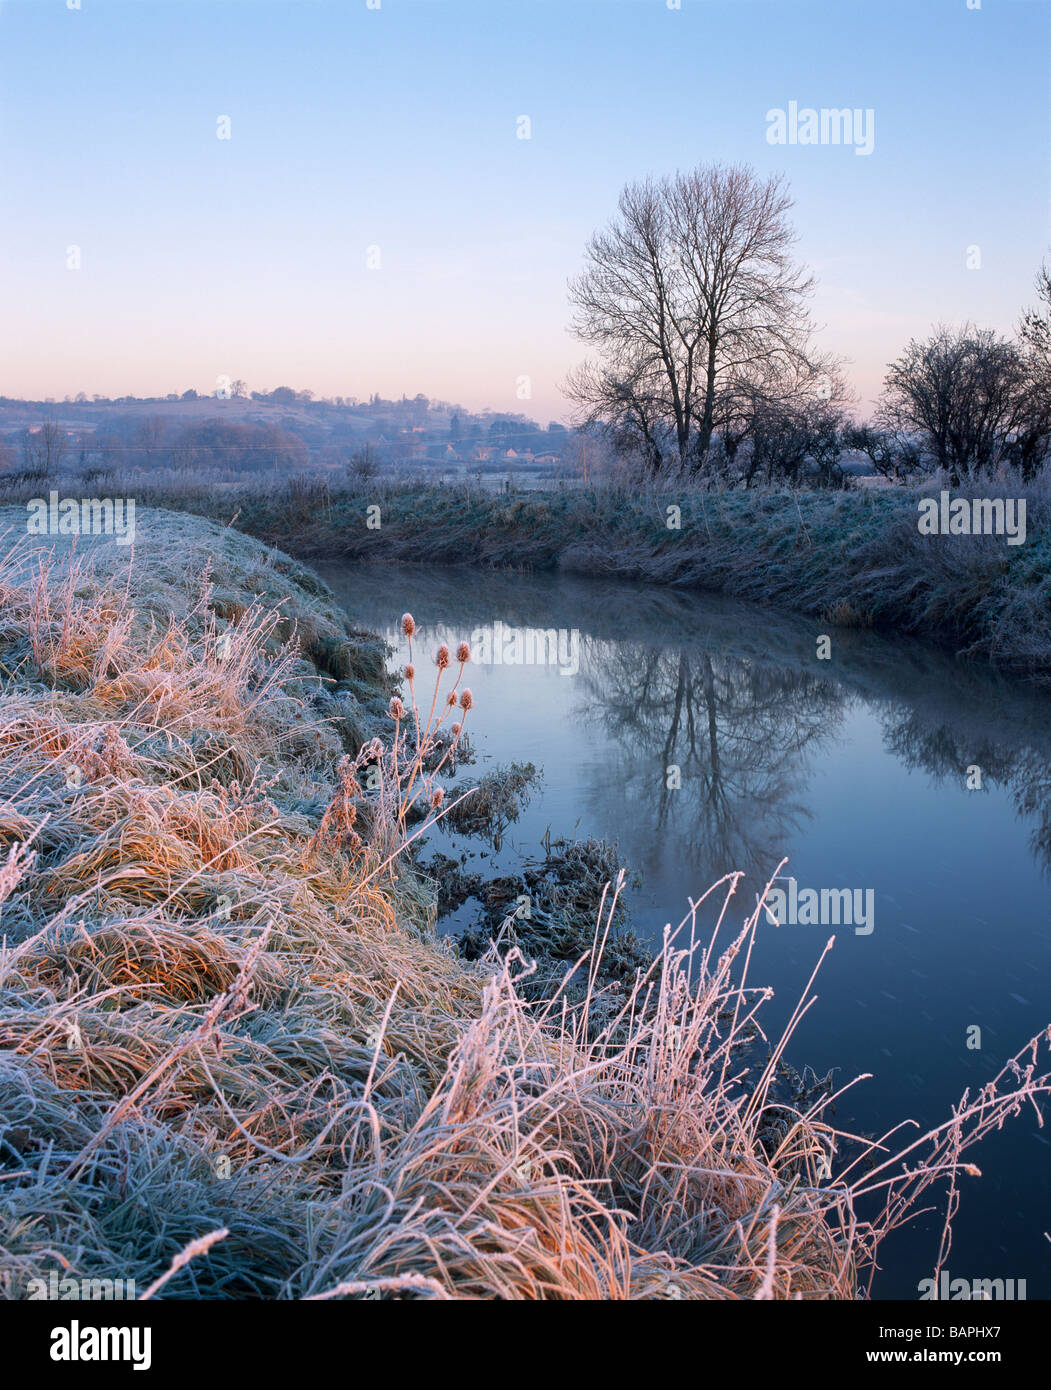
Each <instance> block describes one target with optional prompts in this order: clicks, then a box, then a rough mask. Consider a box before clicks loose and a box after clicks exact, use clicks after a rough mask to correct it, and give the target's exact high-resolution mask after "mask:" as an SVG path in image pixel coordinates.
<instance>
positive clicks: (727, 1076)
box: [0, 509, 1047, 1299]
mask: <svg viewBox="0 0 1051 1390" xmlns="http://www.w3.org/2000/svg"><path fill="white" fill-rule="evenodd" d="M16 512H17V509H16ZM16 520H17V517H16V515H15V514H13V513H12V512H7V513H0V532H3V531H4V529H5V526H11V525H13V524H15V523H16ZM137 525H138V531H137V536H136V542H135V546H134V547H133V548H121V547H118V546H116V545H114V544H112V543H109V542H105V541H99V542H97V543H96V544H94V545H91V546H88V547H87V549H86V551H83V552H82V551H81V550H79V549H78V548H75V547H73V546H72V545H70V544H69V543H68V542H65V543H64V544H61V543H60V542H61V538H59V543H55V553H54V554H53V555H52V554H50V552H51V550H52V545H53V543H52V542H51V541H47V542H45V543H44V544H39V545H37V546H36V547H35V548H32V549H30V547H29V545H28V544H27V541H26V537H25V536H24V534H22V535H21V538H20V540H19V543H18V545H17V546H16V547H15V548H14V550H13V552H12V553H11V554H8V555H7V557H6V558H5V559H4V560H3V561H2V563H0V602H2V613H3V619H2V624H0V745H2V747H3V764H2V767H3V770H2V773H0V778H2V781H0V905H2V909H0V910H2V914H3V916H2V926H0V934H2V936H3V942H4V944H3V951H2V954H0V1172H2V1175H3V1181H2V1182H0V1292H2V1293H3V1295H4V1296H6V1297H14V1298H18V1297H27V1296H31V1293H32V1289H33V1285H32V1283H31V1281H43V1283H44V1284H46V1283H47V1280H48V1278H49V1276H50V1274H51V1273H52V1272H55V1271H56V1270H57V1271H58V1272H59V1276H60V1277H68V1278H70V1279H76V1280H83V1279H116V1278H120V1279H124V1280H128V1279H134V1280H135V1282H136V1286H137V1288H138V1289H139V1291H140V1292H141V1291H144V1290H145V1289H147V1288H148V1287H149V1286H150V1285H151V1283H152V1281H153V1280H155V1279H157V1278H159V1277H161V1276H163V1275H164V1274H165V1272H166V1271H167V1270H168V1268H169V1266H170V1264H171V1262H172V1261H173V1260H174V1259H175V1258H176V1257H177V1256H178V1255H179V1254H180V1252H183V1251H187V1252H188V1253H189V1254H190V1256H191V1258H189V1259H188V1261H187V1262H186V1263H185V1264H184V1265H183V1266H182V1267H181V1268H180V1269H179V1270H178V1271H177V1272H176V1273H175V1274H174V1275H173V1277H172V1278H171V1280H170V1281H169V1282H167V1283H166V1284H165V1285H164V1287H163V1296H166V1297H216V1298H232V1297H259V1296H261V1297H268V1298H280V1297H294V1298H300V1297H327V1296H338V1297H411V1298H415V1297H435V1298H443V1297H456V1298H512V1299H517V1298H525V1299H547V1298H557V1299H565V1298H570V1299H577V1298H603V1299H604V1298H618V1299H620V1298H647V1297H653V1298H770V1297H776V1298H793V1297H796V1296H797V1295H798V1296H802V1297H804V1298H852V1297H854V1296H856V1293H857V1291H858V1289H859V1287H861V1288H864V1287H865V1282H866V1280H867V1277H868V1274H869V1273H870V1272H871V1269H872V1262H873V1260H874V1258H875V1254H876V1250H877V1248H878V1244H879V1239H880V1238H881V1237H882V1235H883V1234H885V1232H886V1231H887V1230H889V1229H891V1228H892V1227H893V1226H894V1225H896V1224H899V1222H900V1219H901V1218H903V1217H904V1215H905V1214H906V1212H907V1210H908V1205H909V1202H910V1201H912V1200H915V1199H917V1198H919V1197H921V1196H924V1197H925V1198H926V1199H928V1200H929V1198H930V1196H931V1195H932V1194H931V1192H930V1187H931V1185H932V1184H934V1183H935V1182H940V1181H941V1180H942V1179H943V1178H945V1177H946V1176H947V1175H949V1174H955V1173H956V1172H957V1170H958V1168H959V1166H960V1152H961V1146H962V1145H966V1144H967V1143H970V1142H971V1141H973V1139H974V1138H976V1137H980V1136H981V1134H982V1133H984V1132H985V1131H986V1130H987V1129H989V1128H992V1127H994V1126H995V1125H996V1124H997V1123H998V1122H1000V1121H1002V1119H1003V1118H1005V1117H1006V1116H1007V1115H1008V1114H1010V1113H1013V1112H1014V1111H1015V1110H1016V1109H1017V1108H1018V1107H1019V1106H1020V1105H1021V1104H1022V1102H1023V1100H1024V1098H1025V1096H1026V1095H1039V1094H1043V1093H1044V1092H1045V1091H1046V1089H1047V1086H1046V1082H1045V1081H1044V1080H1043V1079H1042V1078H1033V1077H1031V1076H1030V1077H1028V1078H1027V1079H1026V1080H1025V1081H1024V1083H1019V1082H1017V1081H1015V1080H1013V1079H1012V1077H1011V1075H1010V1072H1009V1070H1008V1069H1007V1068H1005V1070H1004V1072H1003V1073H1001V1076H1000V1077H998V1078H997V1080H996V1081H995V1082H993V1083H992V1086H991V1089H990V1090H988V1091H987V1092H986V1093H983V1097H982V1100H981V1104H980V1107H978V1108H977V1109H976V1107H975V1106H974V1105H972V1106H971V1107H969V1108H966V1109H964V1110H963V1111H961V1112H960V1114H959V1115H958V1116H957V1117H956V1118H955V1120H953V1121H952V1122H951V1123H950V1125H949V1126H947V1127H946V1129H945V1131H944V1132H942V1133H940V1134H938V1135H935V1136H934V1137H933V1138H932V1139H930V1141H929V1142H928V1141H919V1147H914V1148H913V1149H912V1150H911V1152H909V1153H908V1155H907V1157H908V1164H909V1169H910V1171H908V1172H905V1171H904V1169H903V1168H902V1164H901V1159H900V1156H897V1155H895V1156H893V1157H890V1158H887V1157H885V1156H884V1155H879V1156H878V1157H873V1158H872V1163H873V1164H874V1165H875V1166H874V1167H873V1166H872V1164H866V1163H863V1162H862V1161H861V1155H860V1154H856V1153H854V1154H851V1155H850V1156H849V1157H845V1156H844V1154H843V1149H842V1148H841V1149H840V1151H839V1152H838V1155H833V1149H832V1145H833V1141H834V1139H835V1138H836V1136H835V1131H834V1130H833V1128H832V1127H831V1125H830V1123H829V1121H828V1119H827V1117H826V1115H825V1110H824V1106H823V1104H822V1103H821V1102H820V1101H816V1102H813V1105H812V1107H811V1106H809V1105H808V1106H807V1107H806V1109H805V1110H802V1111H801V1112H800V1113H790V1112H788V1111H786V1110H785V1107H784V1106H783V1105H778V1104H776V1103H775V1102H774V1101H773V1100H772V1097H771V1086H772V1083H773V1080H774V1076H775V1072H776V1067H774V1066H771V1067H770V1068H766V1067H762V1068H759V1067H755V1066H752V1067H750V1068H746V1069H743V1062H742V1058H743V1056H744V1055H745V1054H744V1053H743V1051H742V1049H743V1047H744V1045H745V1044H746V1042H747V1041H748V1039H749V1037H750V1036H751V1034H752V1023H751V1020H752V1017H753V1015H754V1013H755V1011H756V1009H758V1008H759V1007H760V1006H761V1004H762V1002H763V998H764V992H763V991H762V990H761V989H756V988H752V987H749V986H748V985H747V984H746V982H744V981H743V980H742V978H741V976H740V972H739V962H740V961H741V960H744V959H746V958H747V957H748V955H749V943H750V941H751V939H752V937H753V935H754V933H755V931H756V929H757V925H758V922H757V918H758V911H756V912H754V913H753V915H752V916H751V917H750V918H749V919H748V920H747V921H746V922H745V923H744V924H743V926H737V925H736V923H738V922H740V917H741V913H740V909H739V907H738V905H737V903H736V901H732V902H728V903H727V907H726V910H725V919H726V920H725V922H724V925H723V927H722V928H721V932H722V935H721V936H720V938H719V940H718V942H717V943H708V944H707V949H706V950H705V951H704V953H703V956H702V955H701V953H700V949H699V948H698V949H697V950H695V952H694V954H693V958H692V959H691V958H689V957H688V956H687V955H684V954H683V953H682V952H679V951H677V950H676V949H675V947H674V946H672V947H670V948H668V949H666V950H665V951H664V952H663V953H662V955H660V956H659V957H658V959H657V961H656V962H655V963H654V964H653V965H652V966H651V967H650V968H649V969H648V971H645V972H643V973H642V975H641V978H639V979H637V981H636V982H635V983H630V982H629V981H628V980H624V979H622V980H620V981H614V982H613V983H611V984H610V986H609V987H602V986H600V985H599V984H597V979H598V975H599V972H598V970H597V969H594V968H592V966H591V965H590V964H589V963H587V962H585V963H584V965H583V967H582V971H583V978H584V984H583V987H582V988H581V987H579V986H580V981H581V973H580V972H578V973H577V975H576V976H575V981H576V986H577V987H576V988H575V989H574V990H566V991H562V990H560V987H559V985H558V983H557V982H552V983H551V984H550V987H549V988H548V989H547V991H546V992H541V991H538V990H537V989H536V988H535V980H536V977H535V975H534V974H532V973H530V972H531V967H530V965H529V964H528V963H527V962H526V961H525V960H524V959H523V958H522V956H521V955H518V954H516V953H515V952H514V951H512V952H511V953H510V954H509V955H507V956H505V957H503V958H501V957H500V956H498V955H496V954H494V953H493V952H492V951H489V952H484V953H483V954H482V955H481V958H480V959H477V960H470V959H467V958H466V957H465V956H464V955H461V954H459V953H458V952H457V951H456V949H455V948H454V947H453V946H452V945H450V944H449V943H445V942H442V941H440V940H439V939H438V938H437V937H436V936H435V934H434V932H433V928H432V922H433V916H434V909H435V898H436V887H435V885H434V884H431V883H428V882H427V880H426V879H425V878H423V877H422V876H421V875H420V874H419V873H418V872H417V870H416V868H415V867H414V864H413V859H412V853H411V846H409V847H406V846H405V845H404V843H403V841H404V826H405V817H404V816H401V815H399V812H400V810H401V808H402V807H403V806H404V804H405V800H406V797H407V795H408V794H407V792H406V788H405V783H406V781H407V780H408V778H407V776H406V772H407V770H408V769H407V767H406V761H405V759H404V758H402V759H401V760H399V761H398V762H397V763H396V762H395V759H394V755H393V750H392V748H391V741H392V735H393V732H394V722H393V720H392V719H391V717H390V714H389V708H390V700H391V698H392V690H391V685H390V682H389V679H388V677H387V675H386V667H385V649H384V648H383V645H382V643H379V642H378V641H377V640H376V639H375V638H374V637H372V636H371V635H369V634H366V633H360V632H357V631H355V629H354V628H353V626H352V624H351V623H350V622H349V621H348V619H347V618H346V616H345V615H344V614H343V613H342V612H341V611H340V609H339V607H338V606H337V605H336V604H335V602H334V601H333V599H332V597H331V594H330V592H329V591H328V590H327V589H326V588H325V586H324V585H323V584H321V582H320V581H319V580H318V579H317V578H316V576H314V575H313V574H312V573H311V572H310V571H308V570H306V569H305V568H304V567H303V566H302V565H301V564H299V563H298V562H297V561H294V560H292V559H290V558H289V557H288V556H287V555H283V554H281V553H278V552H274V551H270V550H267V549H266V548H265V547H264V546H262V545H261V544H259V543H258V542H256V541H254V540H251V539H249V538H247V537H245V536H241V535H239V534H237V533H236V532H232V531H230V530H224V529H222V528H220V527H218V526H216V525H214V524H212V523H210V522H208V521H204V520H200V519H198V518H194V517H189V516H186V515H171V514H165V513H156V512H149V511H146V510H143V511H141V512H140V513H139V516H138V518H137ZM12 539H13V537H12V536H8V538H7V539H6V540H5V541H4V543H3V546H0V551H2V550H6V549H7V547H8V546H9V544H10V543H11V541H12ZM425 607H426V594H425V593H423V594H421V596H420V609H421V611H422V610H423V609H424V608H425ZM418 664H419V667H420V674H419V675H418V676H417V677H416V680H417V681H418V682H419V687H420V695H421V698H420V704H421V707H422V709H423V710H424V712H425V711H426V707H427V704H426V703H425V701H426V702H427V703H429V699H430V682H431V681H432V680H433V676H431V675H424V674H423V668H424V666H425V664H426V666H427V668H428V670H430V671H432V672H433V670H434V668H433V667H432V666H431V665H430V663H429V662H427V661H425V658H424V656H423V655H422V654H421V658H420V660H419V663H418ZM450 664H451V669H450V670H449V672H448V673H447V677H448V679H447V680H446V684H445V685H443V687H442V691H443V692H444V691H445V689H446V688H447V686H448V683H449V681H451V680H452V679H453V678H454V676H455V672H456V667H457V661H456V659H454V658H452V657H450ZM466 669H467V670H468V671H469V669H470V665H469V663H467V668H466ZM459 686H460V698H459V703H458V704H457V706H456V708H457V709H458V710H459V711H460V713H459V714H458V715H457V716H456V717H457V721H458V722H463V723H465V724H469V720H470V706H471V701H470V699H465V698H464V696H465V695H466V691H465V690H464V682H462V681H461V682H459ZM405 694H406V692H405V689H402V692H401V695H402V697H404V696H405ZM437 707H439V708H440V707H441V702H440V701H439V702H438V703H437ZM395 708H396V707H395ZM457 737H458V735H457ZM373 740H378V741H379V742H378V745H375V744H373ZM362 744H365V745H366V748H367V749H368V750H369V751H368V754H367V756H365V757H359V755H358V749H359V748H360V746H361V745H362ZM406 756H407V758H408V767H409V768H411V767H415V766H417V763H414V762H413V761H412V749H411V748H409V749H408V750H407V754H406ZM371 766H376V767H378V768H379V769H380V777H379V785H378V789H377V790H376V791H375V792H374V793H373V794H371V795H370V787H371V779H370V778H368V777H367V776H366V773H367V771H368V768H369V767H371ZM421 776H423V774H422V772H421ZM428 786H430V783H428ZM384 788H386V791H385V792H384ZM435 790H440V788H437V787H436V788H435ZM430 796H431V794H430V793H429V794H428V797H427V798H426V800H425V804H429V805H431V806H432V812H431V814H432V815H436V814H438V813H439V809H440V807H441V805H442V799H441V798H438V800H437V801H436V802H432V801H431V800H430ZM731 887H732V883H726V882H724V883H723V884H722V885H717V887H716V889H715V890H713V891H714V892H715V894H716V897H717V900H721V897H722V895H723V894H724V893H726V892H728V890H729V889H730V888H731ZM614 897H615V888H614V889H611V891H610V893H609V894H608V895H607V901H606V907H605V910H604V911H603V913H602V915H601V922H600V926H601V927H602V928H603V929H605V927H606V926H607V924H608V922H609V919H610V915H611V905H612V900H613V898H614ZM731 923H734V924H735V925H731ZM689 928H690V921H689V919H687V922H686V924H685V931H684V936H685V938H686V939H687V941H688V937H689ZM684 944H685V943H684ZM475 949H478V947H477V944H476V948H475ZM475 949H473V950H472V952H471V953H470V954H475ZM481 949H483V951H484V946H482V947H481ZM531 982H532V983H531ZM589 982H590V983H589ZM596 1020H598V1022H597V1023H596ZM1027 1060H1028V1054H1027ZM908 1142H910V1143H911V1142H912V1141H908ZM830 1159H831V1161H830ZM863 1170H864V1171H863ZM884 1180H891V1186H890V1187H889V1188H888V1189H886V1192H884V1190H883V1189H882V1188H880V1187H879V1186H878V1185H879V1184H880V1183H881V1182H882V1181H884ZM873 1194H878V1199H879V1207H880V1210H881V1211H883V1212H884V1214H883V1215H882V1216H880V1215H879V1214H878V1212H877V1214H876V1216H875V1217H874V1218H870V1221H872V1223H873V1224H867V1225H859V1224H858V1223H857V1219H856V1207H857V1206H858V1205H859V1204H862V1203H865V1202H871V1201H872V1197H873ZM884 1195H886V1197H887V1201H888V1203H889V1204H890V1205H889V1206H888V1207H887V1208H883V1207H882V1198H883V1197H884ZM902 1201H904V1202H905V1206H904V1207H903V1206H901V1205H900V1203H901V1202H902ZM195 1242H198V1243H199V1244H196V1245H195Z"/></svg>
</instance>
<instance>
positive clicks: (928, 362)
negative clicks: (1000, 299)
mask: <svg viewBox="0 0 1051 1390" xmlns="http://www.w3.org/2000/svg"><path fill="white" fill-rule="evenodd" d="M1049 407H1051V401H1049V398H1048V393H1047V392H1046V391H1043V390H1041V389H1039V387H1038V383H1037V382H1036V381H1035V379H1034V375H1033V370H1032V364H1031V361H1030V360H1028V359H1027V357H1026V354H1025V353H1024V352H1023V351H1022V350H1021V348H1019V346H1018V345H1017V344H1015V343H1012V342H1010V341H1009V340H1008V339H1006V338H1002V337H1000V336H999V335H998V334H996V333H994V332H993V331H992V330H990V329H980V328H975V327H974V326H973V325H971V324H964V325H963V327H962V328H957V329H953V328H948V327H945V326H944V325H943V326H941V327H939V328H938V329H937V331H936V332H935V334H934V336H933V337H932V338H930V339H928V341H927V342H925V343H919V342H916V341H915V339H913V340H912V341H911V342H910V343H909V345H908V347H907V348H906V349H905V351H904V353H903V354H902V356H901V357H900V358H899V359H898V360H897V361H896V362H892V363H891V365H890V367H889V368H888V369H887V375H886V378H885V380H884V383H883V396H882V398H881V401H880V407H879V410H878V412H877V416H876V421H877V424H878V425H880V426H882V427H884V428H886V429H890V430H894V431H897V432H899V433H902V434H905V435H906V436H908V437H911V438H912V439H914V440H915V441H917V442H918V443H919V444H920V445H921V446H922V449H923V451H924V454H925V455H926V458H927V461H928V465H929V466H933V467H936V468H941V469H944V470H945V472H946V473H947V474H948V476H949V480H950V482H951V483H952V484H953V485H954V486H956V485H958V484H959V483H960V482H961V480H962V479H963V478H967V477H976V476H979V475H981V474H991V473H994V472H996V471H997V469H999V468H1000V467H1001V466H1008V467H1017V468H1019V469H1020V470H1021V472H1022V474H1023V476H1025V477H1032V475H1033V474H1034V473H1035V472H1037V471H1038V469H1039V468H1040V467H1041V466H1042V464H1043V462H1044V460H1045V459H1046V457H1047V451H1048V444H1049V440H1051V408H1049Z"/></svg>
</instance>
